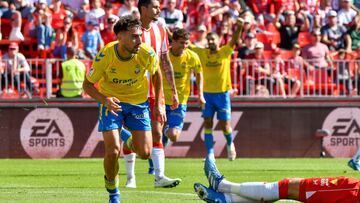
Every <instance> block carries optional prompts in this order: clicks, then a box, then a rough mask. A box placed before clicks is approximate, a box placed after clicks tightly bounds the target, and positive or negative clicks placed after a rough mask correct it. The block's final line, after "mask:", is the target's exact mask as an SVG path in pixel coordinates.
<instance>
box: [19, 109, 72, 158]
mask: <svg viewBox="0 0 360 203" xmlns="http://www.w3.org/2000/svg"><path fill="white" fill-rule="evenodd" d="M73 138H74V129H73V126H72V123H71V120H70V119H69V117H68V116H67V115H66V114H65V113H64V112H63V111H61V110H60V109H58V108H38V109H35V110H33V111H31V112H30V113H29V114H28V115H27V116H26V118H25V119H24V121H23V123H22V125H21V131H20V140H21V145H22V146H23V148H24V150H25V152H26V153H27V154H28V155H29V156H30V157H31V158H62V157H64V156H65V155H66V154H67V152H68V151H69V150H70V148H71V145H72V143H73Z"/></svg>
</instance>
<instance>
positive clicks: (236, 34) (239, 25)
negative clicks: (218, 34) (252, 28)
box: [230, 18, 244, 46]
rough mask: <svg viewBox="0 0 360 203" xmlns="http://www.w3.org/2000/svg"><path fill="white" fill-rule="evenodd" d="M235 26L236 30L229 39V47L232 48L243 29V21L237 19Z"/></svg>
mask: <svg viewBox="0 0 360 203" xmlns="http://www.w3.org/2000/svg"><path fill="white" fill-rule="evenodd" d="M236 24H237V28H236V30H235V32H234V34H233V36H232V37H231V41H230V46H234V45H236V43H237V41H238V39H239V36H240V33H241V31H242V29H243V26H244V20H243V19H242V18H238V19H237V20H236Z"/></svg>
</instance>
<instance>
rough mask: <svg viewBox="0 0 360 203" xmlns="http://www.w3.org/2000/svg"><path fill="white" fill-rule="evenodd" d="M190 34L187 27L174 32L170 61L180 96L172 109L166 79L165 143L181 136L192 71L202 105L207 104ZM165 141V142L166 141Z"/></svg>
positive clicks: (170, 93)
mask: <svg viewBox="0 0 360 203" xmlns="http://www.w3.org/2000/svg"><path fill="white" fill-rule="evenodd" d="M189 36H190V34H189V33H188V32H187V31H186V30H185V29H177V30H175V31H174V33H173V38H172V43H171V48H170V54H169V56H170V61H171V63H172V65H173V68H174V77H175V85H176V90H177V93H178V96H179V103H180V104H179V107H178V108H176V109H173V110H172V109H171V105H172V99H171V96H172V89H171V87H170V85H169V84H168V83H167V82H166V81H164V79H165V78H163V85H164V95H165V104H166V118H167V124H166V126H165V130H164V136H163V138H165V139H163V144H164V145H166V142H167V141H168V139H167V138H170V140H171V141H172V142H176V140H177V139H178V138H179V136H180V133H181V130H182V128H183V125H184V118H185V113H186V108H187V101H188V98H189V94H190V78H191V71H194V73H195V74H196V82H197V84H198V92H199V93H198V98H199V102H200V104H201V106H203V105H204V104H205V99H204V96H203V76H202V68H201V62H200V59H199V56H198V55H197V54H196V53H195V52H193V51H191V50H189V49H187V46H188V43H189ZM164 141H165V143H164Z"/></svg>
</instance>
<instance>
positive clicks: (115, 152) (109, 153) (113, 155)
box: [105, 146, 120, 159]
mask: <svg viewBox="0 0 360 203" xmlns="http://www.w3.org/2000/svg"><path fill="white" fill-rule="evenodd" d="M119 155H120V146H115V147H113V148H111V149H106V150H105V157H107V158H110V159H117V158H118V157H119Z"/></svg>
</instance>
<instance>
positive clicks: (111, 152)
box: [103, 129, 120, 202]
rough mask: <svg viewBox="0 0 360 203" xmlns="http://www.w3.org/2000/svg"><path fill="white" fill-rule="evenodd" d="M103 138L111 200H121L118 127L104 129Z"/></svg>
mask: <svg viewBox="0 0 360 203" xmlns="http://www.w3.org/2000/svg"><path fill="white" fill-rule="evenodd" d="M103 138H104V143H105V156H104V170H105V177H104V178H105V188H106V190H107V191H108V192H109V198H110V202H120V191H119V177H118V175H117V174H118V171H119V163H118V158H119V155H120V138H119V131H118V130H117V129H115V130H110V131H104V132H103Z"/></svg>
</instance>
